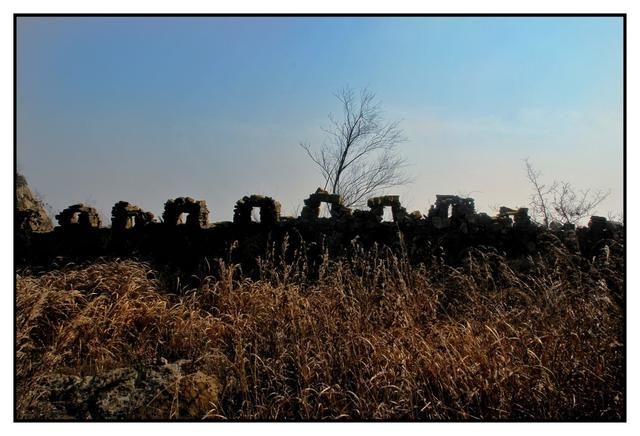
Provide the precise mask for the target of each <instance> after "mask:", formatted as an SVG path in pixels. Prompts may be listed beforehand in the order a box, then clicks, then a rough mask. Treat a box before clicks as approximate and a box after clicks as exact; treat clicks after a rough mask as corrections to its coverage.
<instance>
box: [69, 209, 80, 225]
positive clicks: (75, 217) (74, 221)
mask: <svg viewBox="0 0 640 436" xmlns="http://www.w3.org/2000/svg"><path fill="white" fill-rule="evenodd" d="M69 222H70V223H71V224H78V223H79V222H80V212H74V213H73V215H71V218H70V219H69Z"/></svg>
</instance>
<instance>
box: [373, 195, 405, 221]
mask: <svg viewBox="0 0 640 436" xmlns="http://www.w3.org/2000/svg"><path fill="white" fill-rule="evenodd" d="M367 206H369V209H370V210H371V213H372V214H373V215H374V216H375V217H376V220H377V221H378V222H381V221H382V216H383V215H384V208H385V207H387V206H390V207H391V213H392V215H393V221H394V222H396V223H397V222H400V221H402V220H404V219H405V218H407V210H406V209H405V208H404V207H402V205H401V204H400V196H399V195H383V196H381V197H373V198H370V199H369V200H367Z"/></svg>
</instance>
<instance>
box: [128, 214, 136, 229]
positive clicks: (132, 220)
mask: <svg viewBox="0 0 640 436" xmlns="http://www.w3.org/2000/svg"><path fill="white" fill-rule="evenodd" d="M135 226H136V216H135V215H131V216H129V220H128V223H127V228H128V229H132V228H134V227H135Z"/></svg>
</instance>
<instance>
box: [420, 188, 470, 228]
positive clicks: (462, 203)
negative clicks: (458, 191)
mask: <svg viewBox="0 0 640 436" xmlns="http://www.w3.org/2000/svg"><path fill="white" fill-rule="evenodd" d="M449 208H451V209H450V210H451V214H450V216H449ZM475 215H476V209H475V204H474V201H473V198H462V197H459V196H457V195H436V203H435V204H434V205H432V206H431V208H430V209H429V213H428V217H429V219H430V220H431V222H432V223H433V225H434V226H436V227H437V228H444V227H448V226H449V219H454V220H462V221H466V220H469V219H471V218H473V217H474V216H475Z"/></svg>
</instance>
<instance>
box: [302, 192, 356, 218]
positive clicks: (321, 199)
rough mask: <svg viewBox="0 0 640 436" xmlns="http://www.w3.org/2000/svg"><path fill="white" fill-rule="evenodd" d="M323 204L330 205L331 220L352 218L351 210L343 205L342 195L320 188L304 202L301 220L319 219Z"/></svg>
mask: <svg viewBox="0 0 640 436" xmlns="http://www.w3.org/2000/svg"><path fill="white" fill-rule="evenodd" d="M322 203H328V204H329V205H330V207H331V208H330V209H329V210H330V213H331V218H336V219H342V218H346V217H349V216H351V209H349V208H348V207H345V206H344V205H343V203H342V197H341V196H340V195H338V194H330V193H328V192H327V191H325V190H324V189H322V188H318V189H317V190H316V192H314V193H313V194H311V195H310V196H309V198H307V199H306V200H305V201H304V207H303V208H302V214H301V218H302V219H303V220H310V221H313V220H316V219H318V217H319V216H320V206H321V205H322Z"/></svg>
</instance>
